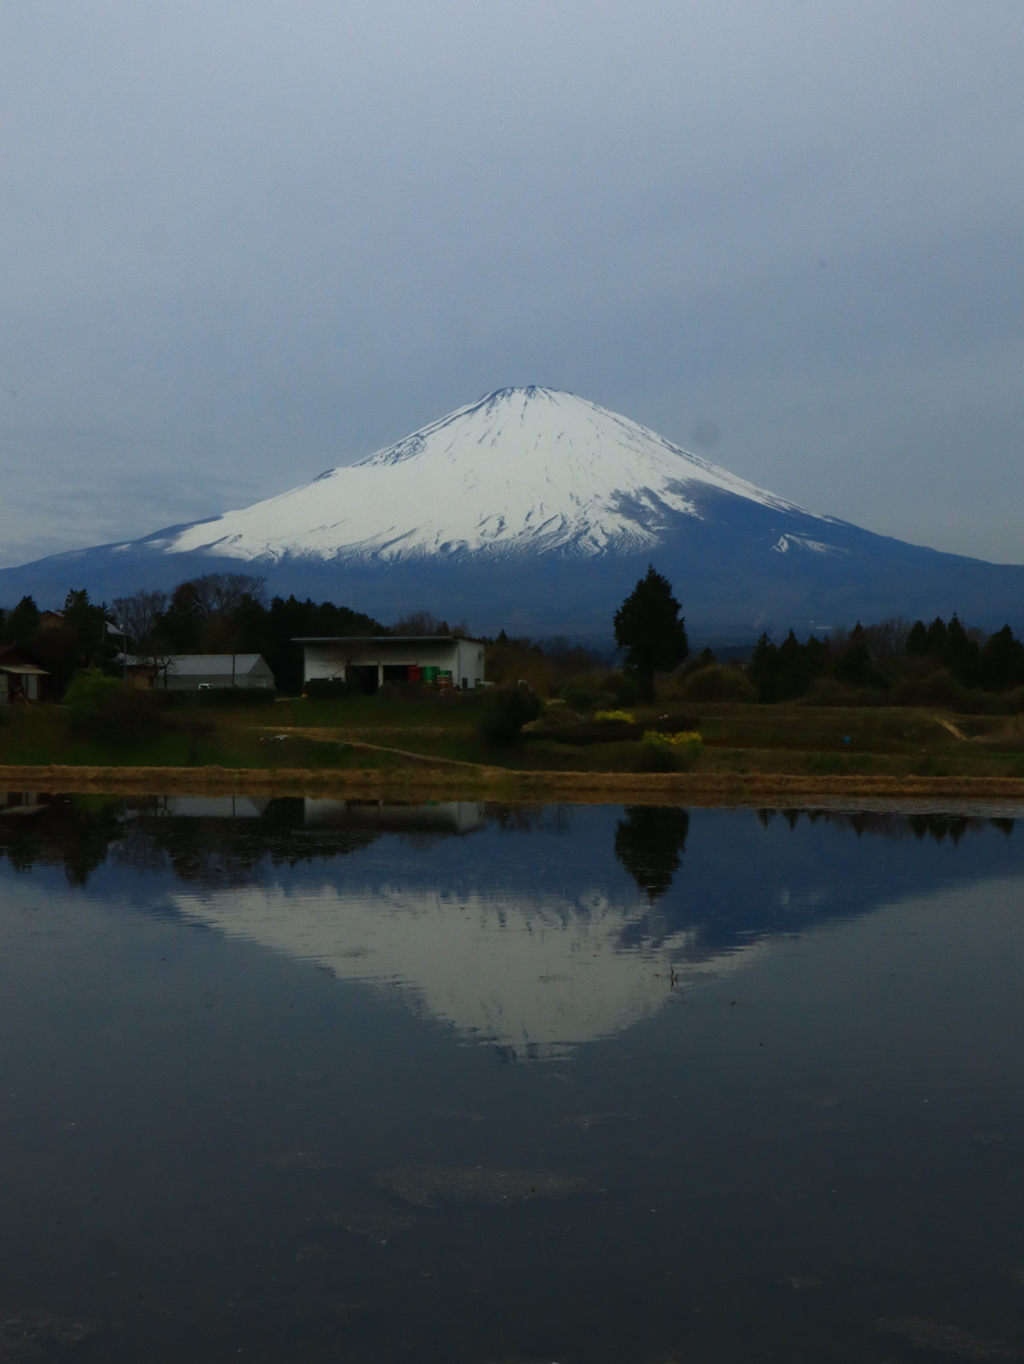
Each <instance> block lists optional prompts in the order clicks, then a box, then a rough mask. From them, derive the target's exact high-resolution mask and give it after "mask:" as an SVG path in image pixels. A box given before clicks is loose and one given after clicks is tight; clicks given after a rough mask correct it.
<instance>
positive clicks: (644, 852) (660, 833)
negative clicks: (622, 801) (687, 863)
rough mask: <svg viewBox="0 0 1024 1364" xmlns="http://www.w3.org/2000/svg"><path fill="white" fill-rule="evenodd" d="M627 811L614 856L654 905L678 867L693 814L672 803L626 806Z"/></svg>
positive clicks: (617, 830) (618, 828) (616, 832)
mask: <svg viewBox="0 0 1024 1364" xmlns="http://www.w3.org/2000/svg"><path fill="white" fill-rule="evenodd" d="M625 814H626V817H625V819H621V820H620V821H619V823H618V826H617V827H616V830H615V856H616V857H617V858H618V859H619V861H620V862H621V863H622V865H623V866H624V867H625V868H626V870H627V871H628V872H629V874H630V876H632V878H633V880H634V881H635V882H636V883H637V885H638V886H639V887H640V889H641V890H642V891H645V892H646V894H647V898H648V899H649V900H650V902H651V904H653V903H654V901H655V900H656V899H657V898H658V897H659V896H660V895H664V894H665V892H666V891H667V890H668V889H669V887H670V886H671V885H672V881H673V878H674V877H675V874H676V872H677V871H678V870H679V866H680V863H681V862H682V857H683V853H684V851H685V850H686V835H687V833H688V832H689V829H690V815H689V812H688V811H687V810H680V809H679V808H677V807H676V806H671V805H627V807H626V812H625Z"/></svg>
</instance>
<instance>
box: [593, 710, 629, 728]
mask: <svg viewBox="0 0 1024 1364" xmlns="http://www.w3.org/2000/svg"><path fill="white" fill-rule="evenodd" d="M594 719H595V720H603V721H605V722H606V723H608V724H616V725H632V724H635V723H636V719H635V717H634V716H633V715H631V714H630V713H629V711H628V710H599V711H596V712H595V713H594Z"/></svg>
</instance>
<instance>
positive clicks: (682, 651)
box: [615, 564, 690, 701]
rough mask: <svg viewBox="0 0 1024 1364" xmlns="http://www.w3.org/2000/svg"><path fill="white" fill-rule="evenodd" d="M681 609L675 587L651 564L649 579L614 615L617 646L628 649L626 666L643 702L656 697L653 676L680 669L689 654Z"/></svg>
mask: <svg viewBox="0 0 1024 1364" xmlns="http://www.w3.org/2000/svg"><path fill="white" fill-rule="evenodd" d="M680 610H681V608H680V605H679V603H678V602H677V601H676V599H675V597H674V596H673V595H672V584H671V583H670V582H669V580H668V579H667V578H665V577H663V576H662V575H661V574H660V573H656V572H655V571H654V565H653V564H649V565H648V568H647V576H646V577H644V578H641V579H640V581H639V582H638V583H637V585H636V587H634V588H633V591H632V592H631V593H630V594H629V596H628V597H627V598H626V600H625V601H624V602H623V603H622V605H621V606H620V607H619V609H618V610H617V611H616V612H615V643H616V644H617V645H618V646H619V648H620V649H625V650H626V667H627V668H628V669H629V670H630V671H631V672H634V673H636V676H637V681H638V682H639V684H640V697H641V700H644V701H650V700H652V699H653V697H654V674H655V672H656V671H667V670H669V669H671V668H675V667H677V666H678V665H679V664H680V663H682V661H683V659H684V658H685V657H686V655H687V654H688V653H689V652H690V645H689V641H688V640H687V638H686V624H685V621H684V619H683V617H682V616H680V614H679V612H680Z"/></svg>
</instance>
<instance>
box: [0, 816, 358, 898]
mask: <svg viewBox="0 0 1024 1364" xmlns="http://www.w3.org/2000/svg"><path fill="white" fill-rule="evenodd" d="M162 809H166V806H165V805H163V803H162V802H161V800H160V798H157V797H153V798H140V799H127V800H126V799H124V798H123V797H66V796H65V797H57V798H55V799H54V800H53V801H52V803H51V804H50V805H49V806H48V807H47V808H46V809H45V810H44V811H41V812H40V813H39V814H37V815H33V816H31V817H30V818H19V819H6V820H0V855H5V856H6V857H7V859H8V861H9V862H10V864H11V866H12V867H13V868H14V869H15V870H16V871H29V870H31V869H32V868H33V867H37V866H51V867H62V868H63V869H64V873H65V875H66V876H67V879H68V881H69V882H70V883H71V884H72V885H78V886H82V885H85V884H86V883H87V882H88V880H89V878H90V876H92V874H93V873H94V872H96V871H97V870H98V869H99V868H100V867H101V866H102V865H103V864H104V863H105V862H107V861H110V862H111V863H112V864H113V865H115V866H123V867H133V868H135V869H138V870H141V871H150V872H159V871H170V872H173V874H174V875H175V876H177V877H178V878H179V879H181V880H183V881H193V882H199V883H200V884H203V885H211V886H223V885H240V884H246V883H248V882H251V881H252V880H253V878H254V876H255V875H256V872H257V868H258V867H259V866H261V865H262V866H266V865H267V864H268V863H269V864H270V865H272V866H289V867H294V866H298V865H299V864H300V863H305V862H312V861H315V860H317V859H322V858H331V857H339V856H344V855H345V854H347V853H351V852H356V851H357V850H359V849H360V848H365V847H368V846H369V845H370V844H372V843H374V842H376V840H377V839H378V838H379V837H380V836H381V831H378V830H374V829H367V828H336V827H331V826H329V825H328V826H323V825H321V826H315V827H309V826H307V825H306V824H305V822H304V804H303V801H302V800H301V799H298V798H294V797H284V798H281V799H277V800H272V801H270V802H269V803H268V805H267V808H266V810H265V811H264V812H263V814H262V816H261V817H260V818H258V819H218V818H196V817H191V816H177V815H174V814H167V813H162Z"/></svg>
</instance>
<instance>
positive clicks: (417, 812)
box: [304, 796, 486, 834]
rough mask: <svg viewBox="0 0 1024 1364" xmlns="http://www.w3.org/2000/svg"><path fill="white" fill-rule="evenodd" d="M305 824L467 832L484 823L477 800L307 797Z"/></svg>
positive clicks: (406, 830)
mask: <svg viewBox="0 0 1024 1364" xmlns="http://www.w3.org/2000/svg"><path fill="white" fill-rule="evenodd" d="M304 822H305V823H306V824H320V825H330V826H331V827H332V828H357V829H372V830H374V831H375V832H377V833H382V834H384V833H445V834H469V833H473V832H474V831H475V830H476V829H482V828H483V827H484V825H485V824H486V820H485V818H484V805H483V802H482V801H476V800H442V801H438V802H437V804H436V805H385V804H384V802H383V801H377V800H325V799H316V798H313V797H311V796H307V797H306V800H305V820H304Z"/></svg>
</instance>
